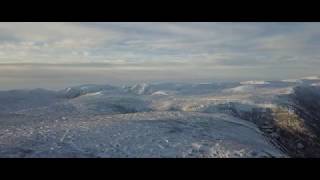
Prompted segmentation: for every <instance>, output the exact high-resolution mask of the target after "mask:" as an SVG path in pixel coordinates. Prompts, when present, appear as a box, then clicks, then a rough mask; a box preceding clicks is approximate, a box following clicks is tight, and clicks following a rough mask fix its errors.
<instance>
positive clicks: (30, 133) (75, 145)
mask: <svg viewBox="0 0 320 180" xmlns="http://www.w3.org/2000/svg"><path fill="white" fill-rule="evenodd" d="M1 121H3V119H2V120H1ZM0 131H1V132H6V133H5V134H2V135H1V136H0V142H1V144H0V156H1V157H283V156H285V155H284V154H282V153H281V152H280V151H279V150H278V149H276V148H275V147H274V146H272V145H271V144H270V143H269V142H268V141H267V140H266V138H265V137H263V136H262V135H261V132H260V131H259V130H258V129H257V128H256V126H255V125H254V124H251V123H249V122H246V121H243V120H240V119H237V118H234V117H231V116H228V115H223V114H210V115H209V114H204V113H187V112H183V113H181V112H147V113H133V114H119V115H111V116H105V115H101V116H91V117H74V118H72V119H63V120H61V119H60V120H59V119H57V120H55V121H45V120H39V119H38V120H36V119H35V120H34V123H32V122H31V120H30V122H29V123H28V124H25V125H23V126H20V127H19V126H10V125H7V126H1V127H0Z"/></svg>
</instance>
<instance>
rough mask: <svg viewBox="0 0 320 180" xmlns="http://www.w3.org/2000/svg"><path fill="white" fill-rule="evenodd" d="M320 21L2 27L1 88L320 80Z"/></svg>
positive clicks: (60, 24) (47, 24)
mask: <svg viewBox="0 0 320 180" xmlns="http://www.w3.org/2000/svg"><path fill="white" fill-rule="evenodd" d="M319 50H320V23H283V22H278V23H240V22H239V23H204V22H203V23H200V22H198V23H191V22H188V23H187V22H185V23H159V22H157V23H147V22H144V23H133V22H132V23H125V22H121V23H116V22H114V23H39V22H35V23H4V22H2V23H0V84H1V88H2V89H6V88H7V89H10V88H20V87H26V88H29V87H35V86H38V87H50V88H60V87H62V86H65V85H68V84H81V83H115V84H123V83H133V82H141V81H214V80H224V79H227V80H233V79H234V80H238V79H285V78H295V77H299V76H308V75H319V73H318V71H319V67H320V66H319V65H320V59H319V58H320V51H319Z"/></svg>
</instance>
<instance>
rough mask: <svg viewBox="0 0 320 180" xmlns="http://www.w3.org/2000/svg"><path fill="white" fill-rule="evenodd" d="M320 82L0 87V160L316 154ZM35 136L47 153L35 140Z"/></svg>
mask: <svg viewBox="0 0 320 180" xmlns="http://www.w3.org/2000/svg"><path fill="white" fill-rule="evenodd" d="M319 84H320V79H319V78H316V77H307V78H300V79H297V80H292V79H290V80H280V81H256V80H253V81H244V82H232V83H230V82H226V83H198V84H197V83H148V84H147V83H140V84H135V85H130V86H122V87H116V86H110V85H94V84H89V85H81V86H74V87H69V88H65V89H62V90H60V91H49V90H44V89H35V90H11V91H0V125H1V126H0V132H1V134H2V136H0V141H1V144H0V156H1V157H9V156H10V157H11V156H12V157H20V156H25V157H37V156H42V157H66V156H75V157H87V156H90V157H91V156H92V157H270V156H274V157H282V156H290V157H320V144H318V142H320V141H319V137H320V123H319V122H320V114H319V111H318V110H319V109H320V104H319V102H320V89H319V88H320V86H319ZM231 132H233V133H234V134H233V133H231ZM37 134H42V136H41V138H40V139H39V138H38V139H37V141H39V142H41V143H42V144H47V146H46V147H47V148H52V149H53V150H50V149H46V148H44V147H43V146H41V147H40V146H34V145H33V144H34V139H33V138H34V136H36V135H37ZM68 134H69V135H68ZM236 134H237V135H236ZM239 134H241V136H239ZM58 137H59V138H58ZM111 137H113V138H111ZM48 139H50V140H48ZM183 139H184V141H183ZM10 142H16V143H15V145H14V146H13V145H12V144H10ZM59 142H60V143H61V142H63V143H64V145H63V146H62V147H60V146H59V147H58V145H57V146H56V145H54V144H59ZM179 143H180V145H179V146H175V144H179ZM50 144H52V145H50ZM97 145H99V146H101V147H96V146H97ZM102 146H103V148H102ZM23 148H29V150H30V151H28V152H30V153H26V151H24V150H18V149H23ZM41 148H44V149H41ZM104 148H105V149H109V150H107V151H103V149H104ZM85 149H90V150H89V152H88V153H87V152H86V150H85ZM84 152H86V153H84ZM266 152H267V153H266Z"/></svg>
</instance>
